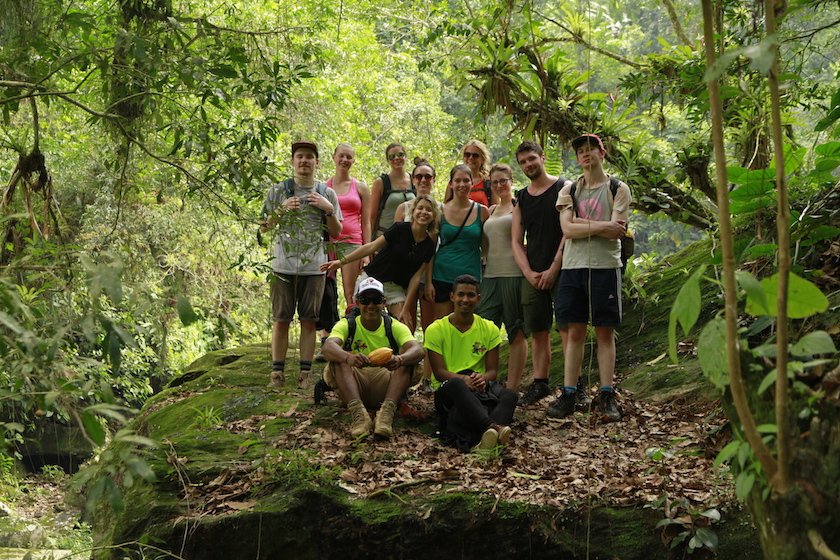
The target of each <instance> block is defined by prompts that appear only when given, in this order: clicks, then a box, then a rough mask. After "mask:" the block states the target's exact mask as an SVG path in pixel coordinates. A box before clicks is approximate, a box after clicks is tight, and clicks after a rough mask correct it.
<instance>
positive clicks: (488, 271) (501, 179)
mask: <svg viewBox="0 0 840 560" xmlns="http://www.w3.org/2000/svg"><path fill="white" fill-rule="evenodd" d="M490 185H491V187H492V188H493V192H494V193H495V194H496V195H497V196H498V197H499V203H498V204H496V205H494V206H492V207H491V208H490V217H489V218H487V221H486V222H485V223H484V237H485V240H486V242H487V266H486V267H485V269H484V277H483V278H482V279H481V301H480V302H479V304H478V307H476V309H475V313H476V314H477V315H480V316H482V317H484V318H485V319H489V320H491V321H493V322H494V323H495V324H496V326H501V324H502V323H504V325H505V330H506V331H507V337H508V344H509V345H510V357H509V358H508V374H507V382H506V387H507V388H508V389H510V390H512V391H516V390H517V389H518V386H519V381H520V379H522V374H523V372H524V371H525V360H526V359H527V358H528V341H527V340H526V334H525V331H524V325H525V322H524V318H523V315H522V304H521V301H520V292H521V288H522V278H523V276H522V271H521V270H520V269H519V266H518V265H517V264H516V260H515V259H514V258H513V248H512V246H511V228H512V225H513V207H514V206H515V204H516V200H515V199H514V198H513V170H512V169H511V168H510V166H509V165H506V164H504V163H497V164H495V165H493V167H492V168H490Z"/></svg>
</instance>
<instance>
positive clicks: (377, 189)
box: [370, 142, 415, 238]
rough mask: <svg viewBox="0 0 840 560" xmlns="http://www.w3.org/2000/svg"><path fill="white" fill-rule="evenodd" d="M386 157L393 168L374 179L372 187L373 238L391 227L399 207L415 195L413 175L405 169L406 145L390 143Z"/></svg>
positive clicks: (371, 219)
mask: <svg viewBox="0 0 840 560" xmlns="http://www.w3.org/2000/svg"><path fill="white" fill-rule="evenodd" d="M385 157H386V159H387V160H388V165H389V166H390V167H391V170H390V171H389V172H388V173H383V174H382V175H380V176H379V177H377V178H376V179H374V180H373V184H372V185H371V187H370V207H371V213H370V230H371V234H372V235H373V238H376V237H379V236H380V235H382V232H384V231H385V230H386V229H388V228H389V227H391V224H393V223H394V213H395V212H396V211H397V207H399V205H400V204H402V203H404V202H408V201H409V200H411V199H412V198H414V196H415V193H414V189H413V188H412V185H411V176H410V175H409V174H408V173H407V172H406V170H405V161H406V153H405V147H404V146H403V145H402V144H400V143H399V142H393V143H391V144H388V147H387V148H385Z"/></svg>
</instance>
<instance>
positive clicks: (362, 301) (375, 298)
mask: <svg viewBox="0 0 840 560" xmlns="http://www.w3.org/2000/svg"><path fill="white" fill-rule="evenodd" d="M356 301H358V302H359V305H370V304H373V305H379V304H381V303H385V298H383V297H382V296H380V295H378V294H376V295H369V296H368V295H365V296H359V297H358V298H356Z"/></svg>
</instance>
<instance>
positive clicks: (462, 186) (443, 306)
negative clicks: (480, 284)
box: [426, 163, 489, 319]
mask: <svg viewBox="0 0 840 560" xmlns="http://www.w3.org/2000/svg"><path fill="white" fill-rule="evenodd" d="M472 185H473V175H472V171H471V170H470V168H469V167H467V166H466V165H464V164H463V163H461V164H458V165H456V166H455V167H453V168H452V170H451V171H450V172H449V184H448V185H447V189H451V190H452V198H451V199H450V200H449V201H448V202H445V203H444V204H443V217H442V218H441V226H440V244H439V246H438V250H437V253H436V254H435V258H434V259H433V260H432V266H431V270H429V271H427V273H426V299H427V300H429V301H434V302H435V307H434V318H435V319H440V318H441V317H444V316H445V315H448V314H449V313H452V309H453V308H452V301H451V300H450V298H449V294H450V293H451V292H452V283H453V282H454V281H455V278H457V277H458V276H460V275H462V274H469V275H471V276H474V277H475V278H481V232H482V224H483V223H484V222H485V221H486V220H487V217H488V216H489V212H488V210H487V207H486V206H484V205H483V204H480V203H478V202H475V201H474V200H470V189H471V188H472Z"/></svg>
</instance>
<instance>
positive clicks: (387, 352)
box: [368, 348, 394, 366]
mask: <svg viewBox="0 0 840 560" xmlns="http://www.w3.org/2000/svg"><path fill="white" fill-rule="evenodd" d="M393 355H394V352H393V350H391V349H390V348H377V349H376V350H374V351H373V352H371V353H370V354H368V360H369V361H370V363H371V365H374V366H384V365H385V364H387V363H388V360H390V359H391V356H393Z"/></svg>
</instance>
